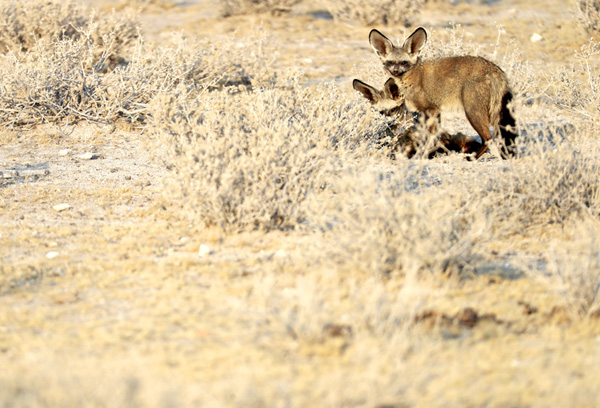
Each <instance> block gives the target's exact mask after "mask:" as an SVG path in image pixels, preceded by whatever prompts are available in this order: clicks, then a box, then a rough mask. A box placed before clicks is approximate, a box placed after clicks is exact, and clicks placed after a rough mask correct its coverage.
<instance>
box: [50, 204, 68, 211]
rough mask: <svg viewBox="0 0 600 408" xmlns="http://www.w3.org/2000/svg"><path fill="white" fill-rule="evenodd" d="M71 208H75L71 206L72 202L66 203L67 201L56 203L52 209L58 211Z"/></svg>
mask: <svg viewBox="0 0 600 408" xmlns="http://www.w3.org/2000/svg"><path fill="white" fill-rule="evenodd" d="M71 208H73V207H71V204H66V203H63V204H56V205H55V206H53V207H52V209H53V210H54V211H58V212H61V211H65V210H70V209H71Z"/></svg>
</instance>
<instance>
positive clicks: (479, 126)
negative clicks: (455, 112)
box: [465, 110, 492, 160]
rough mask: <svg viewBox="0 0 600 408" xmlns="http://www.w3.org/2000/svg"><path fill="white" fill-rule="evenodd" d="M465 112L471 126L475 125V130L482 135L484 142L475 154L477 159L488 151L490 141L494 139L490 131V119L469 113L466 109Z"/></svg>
mask: <svg viewBox="0 0 600 408" xmlns="http://www.w3.org/2000/svg"><path fill="white" fill-rule="evenodd" d="M465 114H466V115H467V119H468V120H469V123H470V124H471V126H473V129H475V131H476V132H477V133H478V134H479V136H480V137H481V141H482V144H481V147H480V148H479V151H478V152H477V154H476V155H475V160H477V159H479V158H480V157H481V156H482V155H483V154H484V153H485V152H487V150H488V149H489V146H488V143H489V141H490V140H492V134H491V133H490V129H489V121H487V120H483V119H481V118H479V117H478V116H477V115H474V114H472V113H471V114H469V112H468V111H466V110H465Z"/></svg>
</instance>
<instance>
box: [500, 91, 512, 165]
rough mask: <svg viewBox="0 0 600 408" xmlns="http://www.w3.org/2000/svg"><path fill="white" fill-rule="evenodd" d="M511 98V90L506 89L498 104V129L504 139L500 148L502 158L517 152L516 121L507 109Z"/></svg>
mask: <svg viewBox="0 0 600 408" xmlns="http://www.w3.org/2000/svg"><path fill="white" fill-rule="evenodd" d="M512 99H513V94H512V92H511V91H509V90H507V91H506V93H505V94H504V96H503V97H502V102H501V105H500V121H499V124H498V127H499V129H500V135H501V136H502V139H503V140H504V143H503V146H502V148H501V150H500V153H501V154H502V158H503V159H507V158H509V157H513V156H514V155H515V154H516V152H517V147H516V145H515V139H516V138H517V128H516V124H517V123H516V121H515V118H514V116H513V115H512V113H511V112H510V109H508V104H509V103H510V102H511V101H512Z"/></svg>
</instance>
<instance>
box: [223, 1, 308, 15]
mask: <svg viewBox="0 0 600 408" xmlns="http://www.w3.org/2000/svg"><path fill="white" fill-rule="evenodd" d="M301 1H302V0H223V1H222V2H221V13H222V15H223V17H229V16H234V15H243V14H253V13H271V14H273V15H279V14H283V13H288V12H290V10H291V8H292V7H293V6H294V5H296V4H298V3H300V2H301Z"/></svg>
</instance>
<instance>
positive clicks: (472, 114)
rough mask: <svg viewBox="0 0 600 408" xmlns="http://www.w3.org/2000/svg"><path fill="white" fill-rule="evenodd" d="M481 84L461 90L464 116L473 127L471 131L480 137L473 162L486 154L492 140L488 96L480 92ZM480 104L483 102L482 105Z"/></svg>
mask: <svg viewBox="0 0 600 408" xmlns="http://www.w3.org/2000/svg"><path fill="white" fill-rule="evenodd" d="M480 85H481V84H473V86H467V87H465V88H464V89H463V95H462V96H463V106H464V109H465V115H466V116H467V120H468V121H469V123H470V124H471V126H473V129H475V131H476V132H477V133H478V134H479V136H480V137H481V142H482V146H481V148H480V149H479V151H478V152H477V155H475V160H477V159H479V158H480V157H481V156H482V155H483V154H484V153H485V152H487V150H488V148H489V146H488V143H489V141H490V140H492V134H491V133H490V115H489V113H488V112H487V108H486V107H485V106H487V105H488V104H489V94H488V93H487V92H482V91H483V90H484V89H481V86H480ZM482 102H485V103H483V104H482Z"/></svg>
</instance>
